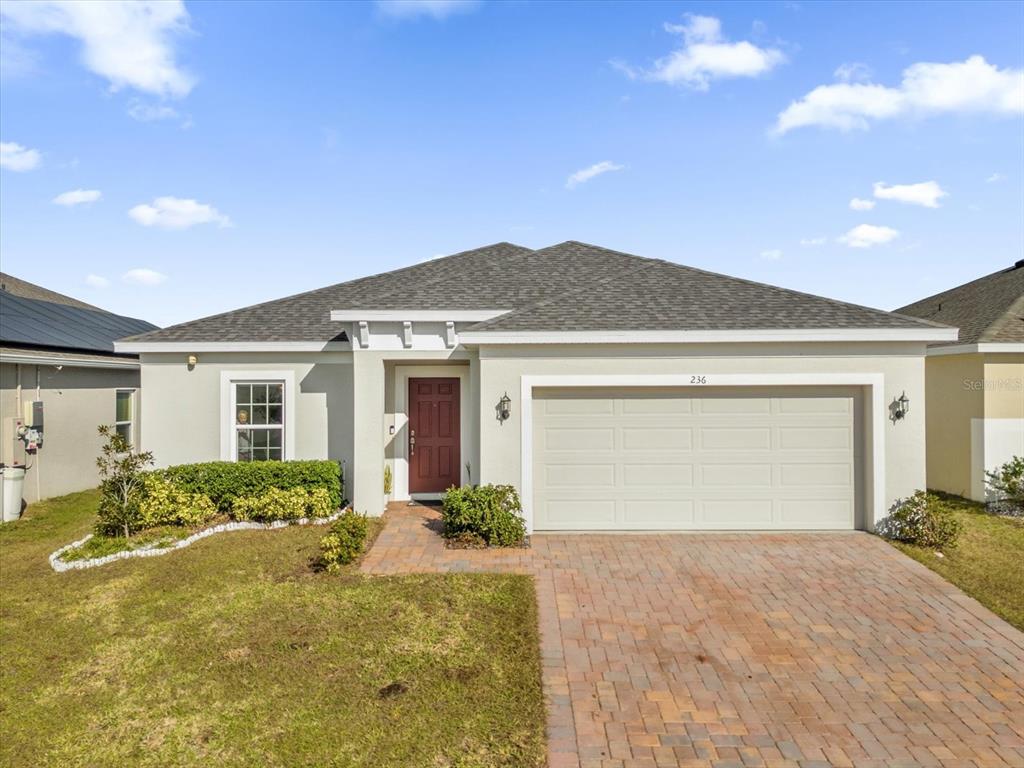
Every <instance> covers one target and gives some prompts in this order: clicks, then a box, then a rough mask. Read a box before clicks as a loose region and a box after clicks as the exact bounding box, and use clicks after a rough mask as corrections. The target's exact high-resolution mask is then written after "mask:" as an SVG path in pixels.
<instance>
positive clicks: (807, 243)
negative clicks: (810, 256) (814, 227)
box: [800, 237, 828, 248]
mask: <svg viewBox="0 0 1024 768" xmlns="http://www.w3.org/2000/svg"><path fill="white" fill-rule="evenodd" d="M826 242H828V238H827V237H805V238H803V239H801V240H800V245H801V246H802V247H804V248H814V247H816V246H819V245H824V244H825V243H826Z"/></svg>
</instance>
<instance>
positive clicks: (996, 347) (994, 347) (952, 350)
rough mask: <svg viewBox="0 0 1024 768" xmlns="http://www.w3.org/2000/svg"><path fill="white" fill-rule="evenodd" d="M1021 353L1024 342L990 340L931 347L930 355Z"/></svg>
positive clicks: (1023, 348)
mask: <svg viewBox="0 0 1024 768" xmlns="http://www.w3.org/2000/svg"><path fill="white" fill-rule="evenodd" d="M976 353H981V354H985V353H988V354H1007V353H1009V354H1021V353H1024V343H1016V342H1012V341H990V342H986V343H982V344H953V345H952V346H948V347H930V348H929V349H928V356H929V357H935V356H937V355H971V354H976Z"/></svg>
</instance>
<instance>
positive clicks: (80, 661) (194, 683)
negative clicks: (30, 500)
mask: <svg viewBox="0 0 1024 768" xmlns="http://www.w3.org/2000/svg"><path fill="white" fill-rule="evenodd" d="M96 500H97V495H96V493H95V492H93V491H89V492H85V493H79V494H73V495H71V496H67V497H64V498H61V499H56V500H52V501H49V502H44V503H41V504H36V505H34V506H33V507H31V508H29V510H28V511H27V513H26V516H25V518H23V519H22V520H21V521H18V522H16V523H10V524H6V525H3V526H0V764H2V765H4V766H41V765H68V766H71V765H75V766H78V765H88V766H122V765H153V766H180V765H195V766H199V765H203V766H206V765H218V766H253V765H261V766H263V765H266V766H293V765H294V766H298V765H302V766H306V765H309V766H327V765H330V766H368V767H369V766H373V767H374V768H377V767H380V768H386V767H387V766H425V767H427V768H455V767H457V766H458V767H466V768H469V767H470V766H516V767H517V768H518V767H519V766H540V765H542V764H543V762H544V752H545V750H544V705H543V699H542V694H541V682H540V660H539V651H538V639H537V618H536V605H535V600H534V592H533V585H532V582H531V580H530V579H529V578H528V577H522V576H496V575H468V574H451V575H429V576H406V577H388V578H364V577H361V576H360V575H359V574H357V573H355V572H354V571H351V570H350V571H349V572H347V573H344V574H342V575H340V576H329V575H327V574H322V573H314V572H313V571H312V569H311V568H310V561H311V559H312V558H313V557H314V556H315V555H316V553H317V551H318V541H319V537H320V536H322V535H323V533H324V529H323V528H319V527H308V528H307V527H302V528H299V527H294V528H288V529H284V530H279V531H252V532H249V531H246V532H233V533H226V534H223V535H219V536H213V537H210V538H208V539H206V540H204V541H201V542H198V543H196V544H194V545H193V546H191V547H189V548H188V549H185V550H182V551H180V552H175V553H172V554H169V555H165V556H162V557H155V558H142V559H133V560H128V561H122V562H116V563H112V564H110V565H106V566H103V567H100V568H95V569H91V570H87V571H80V572H69V573H65V574H56V573H53V572H52V571H51V570H50V567H49V565H48V563H47V562H46V556H47V555H48V554H49V553H50V552H52V551H53V550H54V549H56V548H57V547H58V546H61V545H63V544H66V543H68V542H69V541H72V540H74V539H77V538H81V536H82V535H84V533H86V532H87V531H88V530H89V528H90V526H91V523H92V516H93V510H94V509H95V505H96Z"/></svg>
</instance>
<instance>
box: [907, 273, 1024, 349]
mask: <svg viewBox="0 0 1024 768" xmlns="http://www.w3.org/2000/svg"><path fill="white" fill-rule="evenodd" d="M896 311H897V312H900V313H902V314H905V315H913V316H914V317H922V318H925V319H927V320H934V321H936V322H940V323H947V324H948V325H955V326H957V327H958V328H959V329H960V338H959V339H958V340H957V341H950V342H941V343H940V344H937V345H936V346H939V345H949V344H979V343H991V342H1024V260H1021V261H1018V262H1017V263H1016V264H1014V265H1013V266H1012V267H1010V268H1009V269H1003V270H1000V271H999V272H994V273H993V274H991V275H986V276H985V277H979V278H978V279H977V280H972V281H971V282H969V283H964V284H963V285H960V286H957V287H956V288H951V289H949V290H948V291H943V292H942V293H937V294H935V295H934V296H929V297H928V298H927V299H921V300H920V301H915V302H914V303H913V304H908V305H907V306H905V307H901V308H900V309H897V310H896Z"/></svg>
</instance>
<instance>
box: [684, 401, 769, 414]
mask: <svg viewBox="0 0 1024 768" xmlns="http://www.w3.org/2000/svg"><path fill="white" fill-rule="evenodd" d="M698 403H699V405H700V412H701V413H706V414H732V415H734V416H760V415H763V414H767V413H771V409H772V401H771V400H770V399H768V398H764V397H708V398H704V399H701V400H699V401H698Z"/></svg>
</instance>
